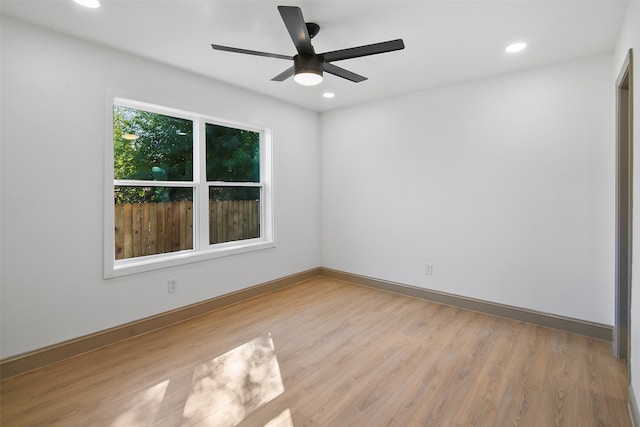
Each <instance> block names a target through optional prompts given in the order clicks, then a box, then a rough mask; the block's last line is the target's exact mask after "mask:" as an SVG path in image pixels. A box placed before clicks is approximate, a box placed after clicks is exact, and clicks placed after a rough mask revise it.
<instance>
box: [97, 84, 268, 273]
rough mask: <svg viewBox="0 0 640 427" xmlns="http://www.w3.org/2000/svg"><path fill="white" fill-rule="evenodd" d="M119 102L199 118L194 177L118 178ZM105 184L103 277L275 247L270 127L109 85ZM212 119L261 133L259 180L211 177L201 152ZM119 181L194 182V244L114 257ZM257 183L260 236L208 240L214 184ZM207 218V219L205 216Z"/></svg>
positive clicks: (189, 185)
mask: <svg viewBox="0 0 640 427" xmlns="http://www.w3.org/2000/svg"><path fill="white" fill-rule="evenodd" d="M114 105H120V106H124V107H129V108H135V109H141V110H144V111H150V112H153V113H157V114H163V115H170V116H172V117H178V118H182V119H187V120H191V121H192V122H193V124H194V132H193V140H194V144H193V150H194V152H193V180H192V181H151V180H149V181H144V182H142V181H139V180H114V179H113V174H114V169H113V106H114ZM105 120H106V126H105V149H104V153H105V156H104V158H105V167H104V176H105V185H104V212H105V214H104V278H105V279H107V278H111V277H119V276H124V275H128V274H136V273H141V272H146V271H153V270H157V269H160V268H167V267H174V266H177V265H182V264H187V263H192V262H198V261H204V260H208V259H215V258H220V257H225V256H230V255H238V254H243V253H247V252H253V251H257V250H263V249H268V248H273V247H275V246H276V244H275V240H274V234H275V233H274V230H273V228H274V222H273V203H272V190H271V184H272V165H271V163H272V161H273V160H272V159H273V157H272V136H271V135H272V134H271V130H270V129H265V128H260V127H255V126H250V125H246V124H242V123H238V122H233V121H229V120H222V119H218V118H214V117H211V116H207V115H203V114H197V113H192V112H189V111H185V110H179V109H176V108H171V107H164V106H161V105H157V104H152V103H149V102H145V101H135V100H133V99H131V98H128V97H127V98H124V97H120V96H117V95H114V93H113V92H112V91H109V90H107V93H106V102H105ZM207 123H210V124H216V125H220V126H228V127H233V128H236V129H242V130H248V131H253V132H257V133H259V134H260V145H259V149H260V182H218V181H211V182H207V180H206V156H203V155H200V153H204V152H205V151H206V138H205V135H206V132H205V126H206V124H207ZM115 186H145V187H185V188H193V192H194V194H193V212H194V221H193V233H194V235H193V246H194V247H193V249H189V250H183V251H179V252H170V253H165V254H157V255H148V256H141V257H136V258H128V259H122V260H116V259H115V236H114V232H113V227H114V220H115V218H114V211H113V194H114V187H115ZM210 186H220V187H257V188H260V189H261V194H260V208H261V211H260V234H261V237H259V238H255V239H246V240H237V241H232V242H225V243H218V244H215V245H210V244H209V222H208V214H209V212H208V203H204V202H203V201H208V200H209V187H210ZM205 218H206V219H207V220H203V219H205Z"/></svg>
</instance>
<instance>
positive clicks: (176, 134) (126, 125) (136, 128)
mask: <svg viewBox="0 0 640 427" xmlns="http://www.w3.org/2000/svg"><path fill="white" fill-rule="evenodd" d="M113 169H114V178H115V179H136V180H156V181H191V180H193V122H192V121H191V120H186V119H180V118H177V117H170V116H165V115H162V114H156V113H151V112H148V111H142V110H136V109H134V108H127V107H121V106H117V105H115V106H114V107H113Z"/></svg>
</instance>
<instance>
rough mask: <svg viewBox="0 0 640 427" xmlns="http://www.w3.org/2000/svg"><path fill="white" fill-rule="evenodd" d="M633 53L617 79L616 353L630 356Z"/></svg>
mask: <svg viewBox="0 0 640 427" xmlns="http://www.w3.org/2000/svg"><path fill="white" fill-rule="evenodd" d="M632 213H633V52H632V50H631V49H629V51H628V53H627V56H626V58H625V61H624V63H623V65H622V69H621V71H620V74H619V75H618V79H617V80H616V213H615V219H616V227H615V228H616V236H615V237H616V243H615V292H616V296H615V325H614V331H613V332H614V333H613V351H614V354H615V355H616V356H617V357H619V358H621V359H624V360H627V361H628V359H629V350H630V338H631V337H630V332H631V323H630V322H631V262H632V246H633V239H632V231H633V230H632V221H633V215H632ZM627 366H628V363H627Z"/></svg>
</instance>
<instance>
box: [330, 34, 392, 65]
mask: <svg viewBox="0 0 640 427" xmlns="http://www.w3.org/2000/svg"><path fill="white" fill-rule="evenodd" d="M401 49H404V42H403V41H402V39H397V40H389V41H387V42H382V43H374V44H368V45H365V46H358V47H351V48H349V49H341V50H334V51H332V52H327V53H323V54H322V56H324V60H325V61H341V60H343V59H351V58H359V57H361V56H369V55H377V54H379V53H385V52H393V51H394V50H401Z"/></svg>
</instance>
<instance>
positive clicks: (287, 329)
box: [0, 278, 631, 427]
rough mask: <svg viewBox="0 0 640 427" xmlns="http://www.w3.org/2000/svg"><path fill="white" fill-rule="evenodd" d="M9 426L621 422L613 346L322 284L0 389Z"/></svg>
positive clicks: (624, 416)
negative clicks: (611, 351) (611, 352)
mask: <svg viewBox="0 0 640 427" xmlns="http://www.w3.org/2000/svg"><path fill="white" fill-rule="evenodd" d="M0 388H1V389H0V393H1V398H2V401H1V418H0V420H1V424H2V426H4V427H10V426H21V427H22V426H127V427H133V426H158V427H160V426H162V427H166V426H232V425H241V426H268V427H290V426H296V427H299V426H391V425H393V426H407V427H416V426H446V427H450V426H536V427H537V426H540V427H548V426H577V427H578V426H579V427H585V426H611V427H626V426H631V421H630V419H629V414H628V412H627V407H626V396H627V382H626V374H625V369H624V366H623V364H622V363H621V362H620V361H619V360H617V359H615V358H614V357H613V356H611V354H610V343H607V342H604V341H599V340H595V339H591V338H587V337H584V336H580V335H575V334H571V333H566V332H562V331H558V330H552V329H547V328H543V327H537V326H533V325H529V324H525V323H519V322H515V321H511V320H505V319H501V318H497V317H492V316H487V315H484V314H479V313H474V312H469V311H464V310H460V309H456V308H453V307H449V306H443V305H438V304H434V303H430V302H426V301H422V300H418V299H414V298H409V297H404V296H400V295H395V294H391V293H386V292H382V291H378V290H374V289H369V288H365V287H360V286H356V285H352V284H348V283H345V282H340V281H337V280H333V279H327V278H316V279H312V280H310V281H307V282H304V283H301V284H297V285H294V286H291V287H288V288H286V289H283V290H280V291H277V292H273V293H271V294H268V295H265V296H261V297H258V298H255V299H252V300H250V301H245V302H242V303H239V304H236V305H234V306H231V307H227V308H223V309H220V310H217V311H215V312H212V313H209V314H206V315H203V316H200V317H197V318H195V319H192V320H189V321H186V322H183V323H181V324H178V325H174V326H171V327H167V328H164V329H162V330H160V331H156V332H152V333H149V334H146V335H143V336H139V337H135V338H132V339H129V340H127V341H124V342H120V343H117V344H114V345H112V346H109V347H107V348H103V349H100V350H96V351H93V352H91V353H87V354H85V355H82V356H78V357H75V358H72V359H69V360H65V361H62V362H58V363H55V364H53V365H50V366H47V367H44V368H41V369H38V370H35V371H32V372H28V373H25V374H22V375H18V376H15V377H11V378H7V379H5V380H3V381H2V382H1V383H0Z"/></svg>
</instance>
